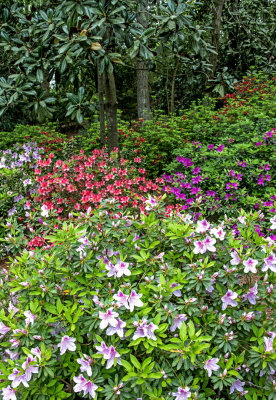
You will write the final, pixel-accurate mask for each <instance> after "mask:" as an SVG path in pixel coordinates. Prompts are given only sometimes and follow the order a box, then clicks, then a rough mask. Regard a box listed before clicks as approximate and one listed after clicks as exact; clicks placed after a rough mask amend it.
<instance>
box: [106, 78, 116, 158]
mask: <svg viewBox="0 0 276 400" xmlns="http://www.w3.org/2000/svg"><path fill="white" fill-rule="evenodd" d="M104 76H105V79H104V81H105V104H104V108H105V115H106V122H107V143H108V151H109V152H110V151H112V150H113V149H114V147H116V148H119V142H118V130H117V96H116V85H115V78H114V73H112V74H108V73H107V72H106V73H105V74H104Z"/></svg>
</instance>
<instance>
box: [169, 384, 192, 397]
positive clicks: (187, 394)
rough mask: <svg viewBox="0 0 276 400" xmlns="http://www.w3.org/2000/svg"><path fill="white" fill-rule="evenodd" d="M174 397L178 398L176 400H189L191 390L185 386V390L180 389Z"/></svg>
mask: <svg viewBox="0 0 276 400" xmlns="http://www.w3.org/2000/svg"><path fill="white" fill-rule="evenodd" d="M172 395H173V396H174V397H176V399H175V400H187V399H188V398H189V397H191V395H192V394H191V391H190V388H188V386H185V387H184V388H181V387H179V388H178V391H177V393H173V394H172Z"/></svg>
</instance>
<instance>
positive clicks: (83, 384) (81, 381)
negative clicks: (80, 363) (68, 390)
mask: <svg viewBox="0 0 276 400" xmlns="http://www.w3.org/2000/svg"><path fill="white" fill-rule="evenodd" d="M73 381H74V382H75V383H76V385H75V386H74V387H73V390H74V392H75V393H79V392H83V395H84V396H86V395H87V394H89V395H90V396H91V397H92V399H95V397H96V390H97V389H98V386H97V385H95V383H93V382H91V381H89V380H87V379H85V378H84V377H83V376H82V375H80V376H75V377H74V378H73Z"/></svg>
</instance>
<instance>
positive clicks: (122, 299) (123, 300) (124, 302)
mask: <svg viewBox="0 0 276 400" xmlns="http://www.w3.org/2000/svg"><path fill="white" fill-rule="evenodd" d="M113 299H114V300H116V301H117V306H118V307H121V306H124V307H125V308H127V309H129V305H128V295H127V294H124V293H123V292H122V291H121V290H119V291H118V293H117V294H114V296H113Z"/></svg>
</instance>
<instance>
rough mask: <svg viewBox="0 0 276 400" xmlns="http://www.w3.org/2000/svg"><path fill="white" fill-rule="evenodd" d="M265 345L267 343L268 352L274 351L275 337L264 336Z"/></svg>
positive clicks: (266, 349)
mask: <svg viewBox="0 0 276 400" xmlns="http://www.w3.org/2000/svg"><path fill="white" fill-rule="evenodd" d="M264 345H265V351H266V352H268V353H274V351H275V350H274V349H273V338H271V337H264Z"/></svg>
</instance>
